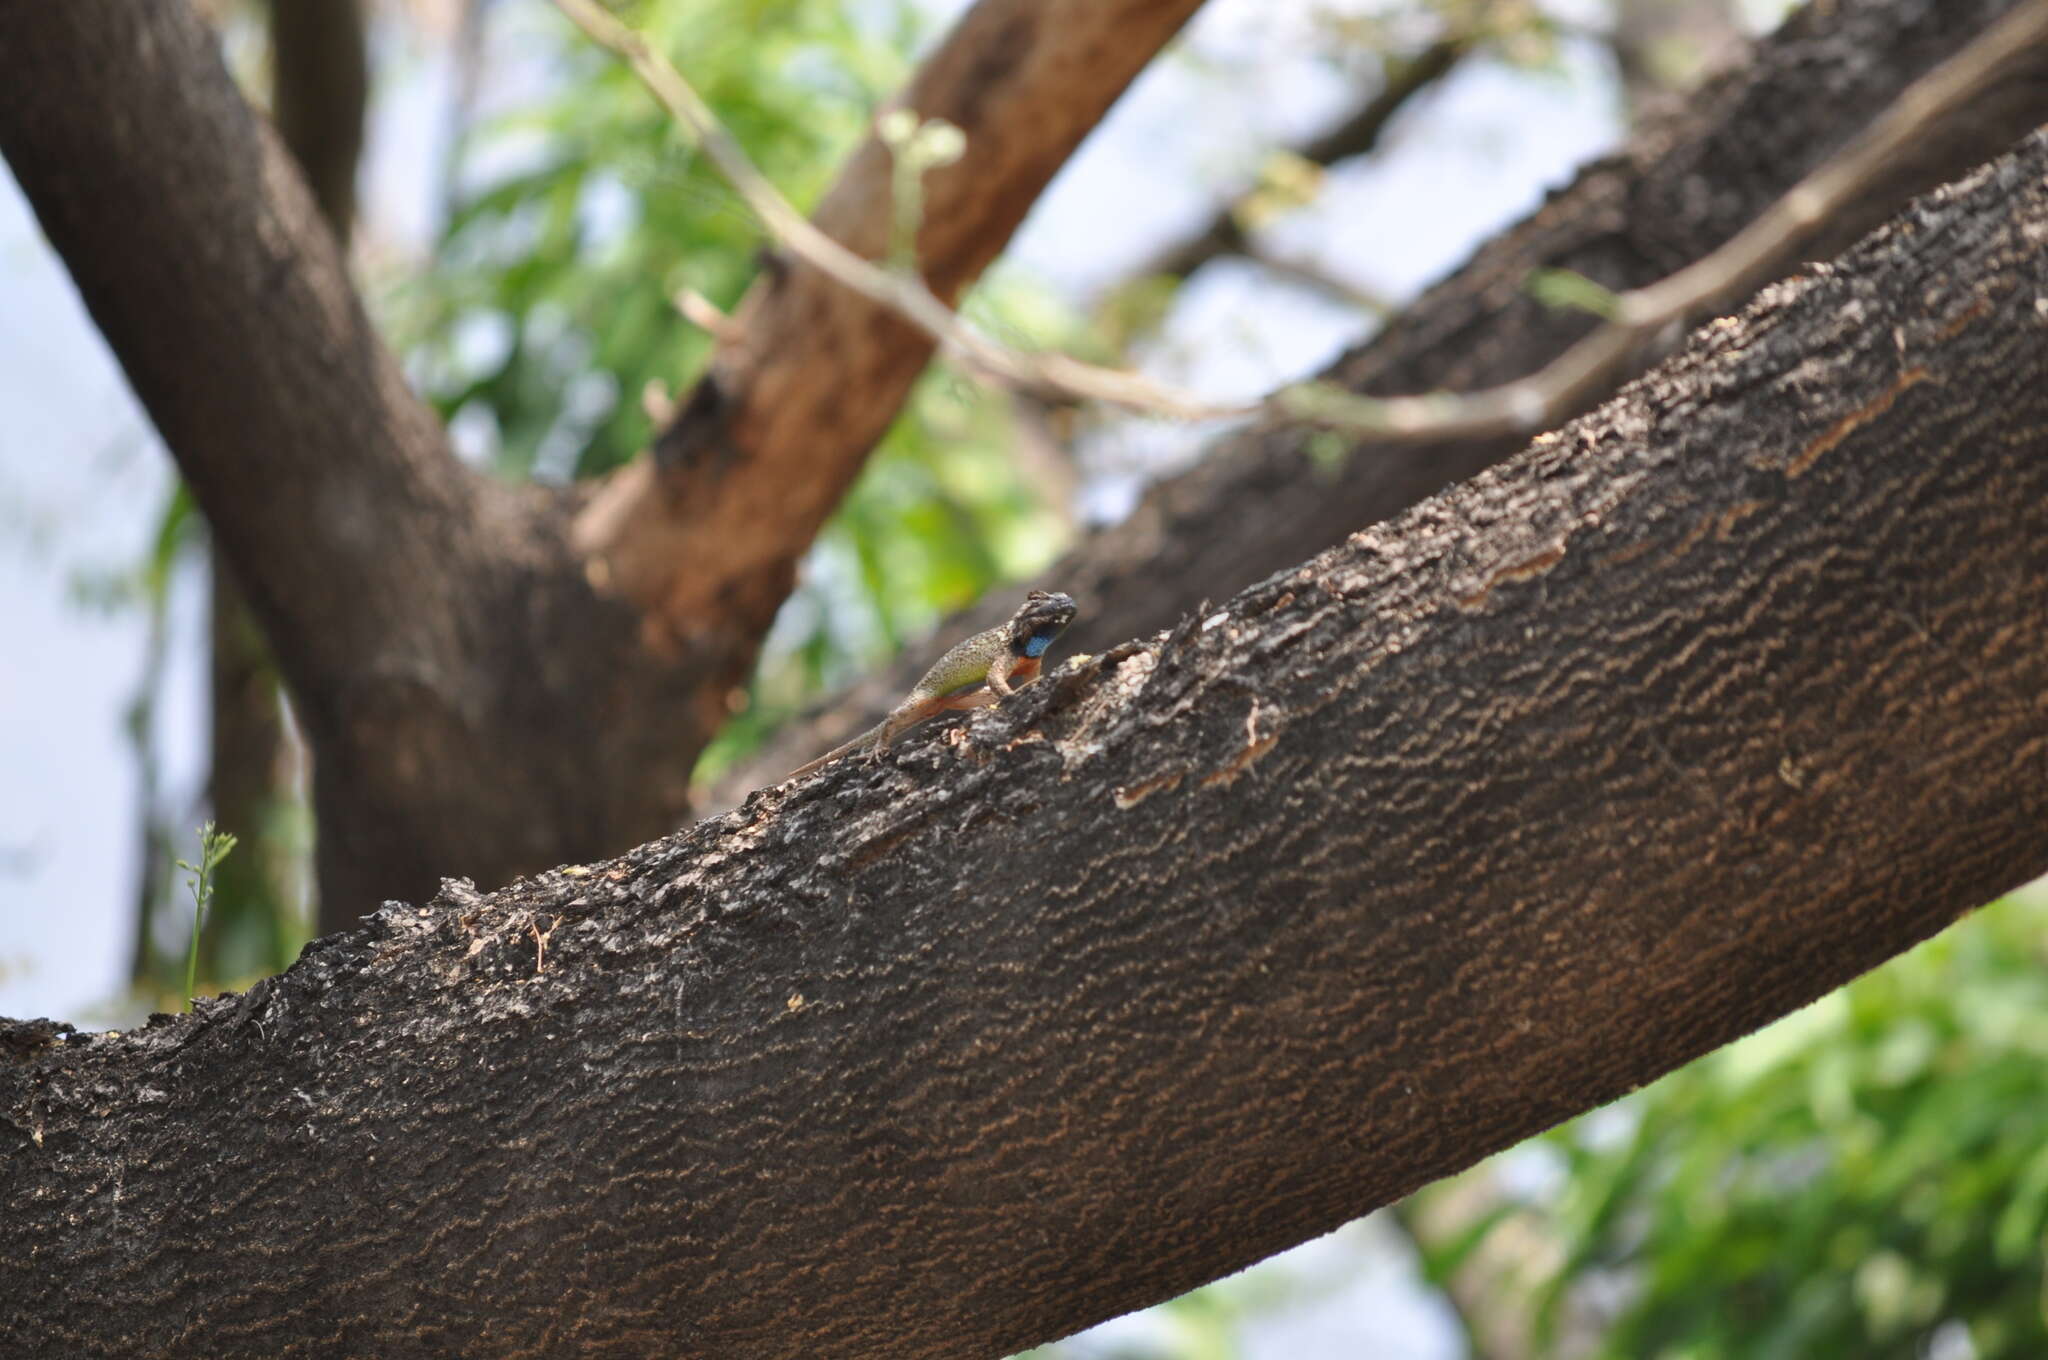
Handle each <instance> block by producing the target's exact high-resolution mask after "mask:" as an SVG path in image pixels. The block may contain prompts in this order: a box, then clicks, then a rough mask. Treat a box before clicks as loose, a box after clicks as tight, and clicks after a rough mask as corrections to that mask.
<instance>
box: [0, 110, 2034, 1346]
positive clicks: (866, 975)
mask: <svg viewBox="0 0 2048 1360" xmlns="http://www.w3.org/2000/svg"><path fill="white" fill-rule="evenodd" d="M2044 233H2048V138H2044V137H2037V138H2034V139H2031V140H2030V141H2029V142H2028V143H2027V144H2026V145H2025V146H2024V148H2023V149H2022V151H2021V152H2020V153H2019V154H2017V155H2015V156H2011V157H2008V158H2006V159H2005V160H2003V161H2001V162H2000V163H1998V164H1997V165H1996V166H1994V167H1991V168H1988V169H1986V170H1984V171H1982V172H1979V173H1977V174H1974V175H1973V176H1971V177H1970V178H1969V179H1968V180H1967V181H1965V182H1964V183H1962V184H1960V185H1958V186H1956V187H1955V188H1954V189H1952V190H1948V191H1944V192H1942V193H1940V194H1937V195H1935V196H1933V197H1931V198H1929V199H1927V200H1924V201H1922V202H1920V203H1918V204H1916V205H1915V206H1914V207H1913V208H1912V209H1911V210H1910V211H1909V212H1908V213H1907V214H1905V215H1904V216H1903V217H1901V218H1900V220H1899V223H1898V225H1897V226H1895V227H1894V228H1892V229H1890V230H1887V231H1885V232H1883V233H1880V234H1879V235H1878V236H1876V237H1874V238H1873V239H1872V240H1871V241H1869V242H1867V243H1866V244H1864V245H1863V246H1861V247H1859V248H1858V249H1856V250H1855V251H1853V252H1852V253H1850V254H1849V255H1847V256H1845V257H1844V258H1843V259H1841V260H1839V261H1837V262H1835V263H1834V264H1833V265H1831V266H1828V267H1826V268H1823V269H1818V270H1815V271H1814V272H1812V273H1811V274H1809V275H1807V276H1804V277H1802V278H1800V279H1798V280H1795V281H1792V282H1788V283H1786V284H1783V285H1781V286H1779V287H1777V288H1774V289H1772V290H1770V292H1769V294H1768V295H1767V297H1766V298H1765V299H1764V300H1763V301H1761V302H1759V303H1758V304H1756V305H1755V306H1753V307H1752V308H1751V309H1750V310H1749V311H1747V312H1746V313H1744V314H1743V315H1742V316H1740V317H1735V318H1728V319H1725V320H1723V321H1720V322H1717V323H1716V324H1715V325H1713V326H1712V327H1709V328H1707V329H1706V330H1704V331H1702V332H1701V333H1700V335H1699V336H1698V337H1696V338H1695V340H1694V341H1693V343H1692V344H1691V345H1690V346H1689V347H1688V349H1687V350H1686V351H1685V352H1684V353H1683V354H1682V355H1681V356H1680V357H1679V359H1678V360H1676V361H1675V362H1673V363H1672V364H1670V365H1667V366H1666V367H1665V368H1663V369H1661V370H1659V371H1658V372H1656V373H1654V374H1652V375H1650V376H1649V377H1648V378H1646V379H1645V380H1644V381H1643V382H1640V383H1638V384H1636V385H1634V386H1633V387H1631V388H1630V389H1629V390H1628V392H1626V393H1625V394H1623V395H1622V396H1621V397H1620V398H1619V399H1617V400H1615V401H1614V402H1612V403H1611V404H1610V405H1608V406H1607V407H1605V408H1604V409H1602V410H1601V411H1599V412H1597V413H1596V414H1594V415H1591V416H1589V417H1587V418H1585V419H1583V420H1581V421H1579V422H1577V423H1575V424H1574V425H1572V426H1571V427H1569V428H1567V429H1566V430H1564V431H1561V432H1560V433H1558V434H1556V435H1552V436H1546V437H1545V438H1544V439H1543V440H1540V441H1539V442H1538V444H1537V446H1536V447H1535V448H1533V449H1532V450H1530V451H1529V452H1528V453H1527V454H1526V455H1524V456H1523V457H1521V458H1519V459H1517V460H1516V461H1515V462H1513V463H1512V464H1510V465H1508V466H1506V467H1503V468H1502V469H1500V470H1499V471H1498V472H1496V473H1494V474H1493V475H1490V476H1488V477H1484V478H1481V479H1478V480H1477V481H1475V482H1473V483H1470V484H1468V485H1466V486H1463V487H1461V488H1459V489H1458V490H1456V491H1454V492H1452V493H1451V494H1449V495H1447V496H1445V497H1443V498H1442V499H1441V500H1439V501H1437V502H1435V503H1433V504H1432V505H1430V506H1428V507H1426V508H1424V509H1422V510H1420V511H1418V512H1417V513H1414V514H1412V515H1409V516H1407V517H1406V518H1404V519H1403V520H1402V521H1400V522H1399V523H1397V524H1394V525H1390V526H1387V527H1384V528H1381V529H1377V530H1372V531H1368V532H1366V533H1362V534H1359V535H1357V536H1355V537H1354V538H1353V539H1351V540H1350V541H1349V542H1347V543H1345V544H1344V545H1342V546H1340V547H1338V548H1336V549H1333V550H1331V551H1330V552H1328V553H1326V554H1324V555H1323V556H1321V557H1319V558H1317V559H1316V560H1314V561H1312V562H1309V563H1307V564H1305V565H1303V566H1301V567H1299V568H1297V569H1295V570H1293V571H1290V572H1288V573H1285V574H1282V575H1278V576H1275V577H1273V578H1272V579H1269V580H1267V581H1264V582H1261V583H1260V584H1259V585H1258V586H1256V587H1254V588H1253V589H1251V590H1249V591H1247V592H1245V593H1244V594H1243V595H1241V596H1239V597H1238V598H1237V599H1236V600H1234V601H1233V602H1232V603H1231V604H1230V605H1229V606H1228V607H1227V608H1225V609H1222V610H1220V611H1217V612H1216V613H1215V614H1214V615H1213V616H1211V617H1208V618H1204V619H1188V620H1185V621H1184V622H1183V624H1182V626H1180V627H1179V628H1177V629H1175V630H1174V631H1173V632H1172V633H1171V634H1170V635H1167V636H1164V637H1161V638H1158V639H1155V640H1154V641H1153V642H1151V643H1149V644H1145V645H1136V644H1133V645H1131V646H1129V647H1125V648H1120V649H1117V650H1116V651H1113V652H1111V653H1109V654H1107V655H1105V656H1103V657H1100V658H1095V659H1093V660H1090V661H1087V662H1080V663H1070V664H1068V665H1067V666H1065V667H1063V668H1061V669H1060V670H1058V671H1056V672H1055V673H1054V674H1052V675H1050V676H1049V677H1048V678H1046V679H1045V680H1042V681H1041V682H1040V683H1038V684H1037V685H1034V686H1032V687H1030V688H1028V689H1026V690H1024V691H1022V692H1021V693H1020V694H1019V695H1018V696H1017V697H1016V698H1015V699H1013V700H1011V701H1009V702H1007V703H1005V704H1003V705H1001V706H999V707H997V708H995V709H993V710H990V711H988V712H985V713H983V714H980V715H976V716H975V717H973V718H971V719H969V720H967V722H966V723H965V724H964V725H963V726H961V727H960V728H959V729H958V730H956V731H955V732H953V733H952V735H951V736H950V737H940V738H937V739H934V738H931V737H919V738H913V739H912V740H910V741H907V742H906V743H904V745H903V747H902V748H901V750H900V751H899V752H898V753H896V754H894V755H892V756H891V757H890V758H889V760H888V761H886V762H884V763H882V764H879V765H870V764H866V763H860V762H854V763H843V764H841V765H837V766H833V767H831V768H829V769H828V770H827V771H826V772H824V773H823V774H821V775H819V776H817V777H815V778H813V779H810V780H807V781H801V782H797V783H793V784H790V785H787V786H784V787H783V788H781V789H778V790H776V791H773V792H770V793H767V794H764V795H762V796H761V797H759V798H757V799H756V800H754V801H752V802H751V803H750V804H749V805H748V807H746V808H745V809H743V810H742V811H740V812H739V813H736V814H733V815H730V816H726V817H722V818H717V819H713V820H711V821H708V822H705V823H702V824H700V825H699V826H697V827H695V828H693V829H692V830H690V831H688V832H686V833H683V834H681V835H679V836H676V837H673V838H670V839H668V840H665V841H662V842H658V843H656V844H654V845H651V846H648V847H646V848H644V849H643V850H642V851H639V852H636V853H635V854H634V855H631V856H628V857H626V858H624V859H621V860H618V861H615V862H612V863H608V864H601V865H592V866H577V867H572V868H569V869H565V870H563V871H560V872H557V873H550V874H546V875H543V876H541V877H539V878H537V879H534V880H530V881H528V882H525V883H522V884H520V885H517V886H515V887H514V888H512V889H508V890H506V891H504V892H501V893H498V894H495V895H493V896H491V897H488V898H484V897H479V896H478V895H476V894H475V893H474V892H472V891H470V890H468V889H467V888H466V887H465V886H464V885H461V884H450V885H448V886H447V887H446V888H445V889H444V891H443V893H442V895H441V897H440V898H438V899H437V900H436V902H435V903H434V904H433V905H431V906H430V907H428V908H425V909H415V908H400V907H393V908H391V909H389V910H387V911H385V912H382V913H379V915H378V916H377V917H376V918H375V920H374V921H373V923H372V924H371V925H370V927H369V928H367V929H365V930H363V931H360V932H357V933H356V934H353V935H348V936H341V937H336V938H333V939H331V940H328V941H325V942H323V943H322V944H320V945H318V946H316V947H315V948H313V949H312V950H310V951H309V952H308V954H307V956H306V957H305V958H304V959H302V960H301V962H300V963H299V964H298V965H297V966H295V967H294V968H293V969H292V970H291V971H290V972H289V973H287V974H285V975H283V976H282V977H280V978H278V979H274V980H272V981H269V982H266V983H264V984H261V985H259V986H258V987H257V988H256V989H254V990H252V991H251V992H250V993H249V994H248V995H247V996H245V997H243V998H240V999H236V1000H229V1001H223V1002H221V1003H218V1004H212V1005H208V1006H205V1007H204V1008H203V1009H202V1010H201V1012H200V1014H199V1015H197V1016H196V1017H192V1018H189V1019H188V1018H168V1019H164V1020H161V1021H159V1022H158V1023H157V1024H155V1025H154V1026H153V1027H152V1028H150V1029H148V1030H146V1031H144V1032H142V1033H139V1034H135V1035H130V1036H123V1037H118V1038H95V1039H93V1040H91V1041H90V1042H68V1043H67V1042H61V1041H53V1040H52V1039H51V1038H50V1037H49V1036H47V1035H43V1034H40V1032H37V1031H34V1030H33V1029H32V1028H24V1029H21V1030H18V1031H17V1032H16V1034H15V1037H14V1041H13V1042H12V1043H11V1045H0V1053H4V1054H5V1055H6V1056H0V1152H4V1155H0V1195H4V1196H5V1202H6V1203H8V1204H10V1205H15V1206H26V1208H25V1209H23V1210H22V1211H19V1212H16V1213H12V1214H10V1215H8V1216H7V1217H6V1218H5V1219H0V1297H4V1298H7V1299H10V1300H15V1301H18V1303H19V1307H20V1314H19V1317H18V1319H17V1320H16V1332H17V1334H18V1335H19V1336H20V1337H21V1339H22V1341H23V1344H24V1345H25V1346H26V1347H27V1348H28V1349H29V1350H30V1351H32V1352H35V1353H45V1354H66V1355H85V1356H91V1355H108V1354H124V1355H125V1354H136V1353H149V1354H161V1355H167V1356H176V1355H183V1354H205V1355H208V1356H222V1355H243V1354H264V1355H279V1354H322V1353H335V1354H340V1353H375V1354H380V1355H393V1356H410V1355H430V1354H440V1353H446V1352H447V1351H449V1350H452V1349H466V1350H472V1351H476V1350H481V1351H487V1352H500V1353H502V1352H513V1351H549V1350H562V1349H570V1348H573V1349H576V1350H578V1351H580V1352H583V1353H590V1354H617V1355H632V1354H645V1353H649V1352H663V1353H673V1352H681V1353H687V1354H705V1355H719V1356H731V1357H751V1356H781V1355H788V1356H798V1355H801V1356H806V1357H833V1356H866V1355H874V1354H889V1355H895V1356H903V1357H912V1358H914V1357H922V1356H945V1357H958V1356H962V1355H997V1354H1003V1353H1007V1352H1009V1351H1013V1350H1015V1349H1017V1348H1019V1347H1021V1346H1025V1345H1028V1344H1032V1343H1034V1342H1038V1341H1041V1340H1045V1339H1047V1338H1050V1337H1054V1336H1058V1335H1061V1334H1064V1333H1066V1332H1069V1331H1071V1330H1074V1329H1075V1328H1078V1327H1081V1326H1083V1325H1086V1324H1088V1323H1090V1322H1093V1321H1096V1320H1099V1319H1101V1318H1104V1317H1107V1316H1111V1315H1113V1314H1115V1313H1119V1312H1122V1311H1124V1310H1126V1309H1129V1308H1133V1307H1137V1306H1140V1305H1143V1304H1146V1303H1149V1302H1153V1301H1155V1300H1158V1299H1161V1298H1165V1297H1168V1296H1170V1295H1172V1294H1175V1293H1178V1292H1180V1291H1181V1290H1184V1289H1186V1288H1188V1287H1190V1286H1192V1285H1195V1284H1198V1283H1200V1282H1202V1281H1204V1280H1207V1279H1209V1278H1213V1277H1214V1276H1216V1275H1218V1274H1221V1273H1224V1272H1227V1271H1230V1270H1234V1269H1237V1268H1239V1267H1241V1266H1243V1265H1245V1264H1248V1263H1249V1262H1251V1261H1253V1260H1256V1259H1259V1258H1260V1257H1263V1256H1265V1255H1267V1254H1269V1253H1270V1252H1272V1251H1274V1250H1277V1249H1279V1248H1281V1247H1283V1246H1286V1245H1288V1244H1290V1243H1292V1242H1295V1241H1299V1240H1302V1239H1303V1238H1305V1237H1308V1236H1311V1235H1314V1234H1316V1233H1320V1232H1323V1231H1326V1230H1328V1229H1329V1228H1332V1227H1334V1226H1335V1225H1336V1224H1338V1223H1340V1222H1342V1221H1344V1220H1345V1219H1348V1218H1350V1217H1353V1216H1355V1215H1357V1214H1359V1213H1362V1212H1365V1211H1366V1210H1368V1209H1370V1208H1372V1207H1373V1206H1375V1205H1377V1204H1382V1203H1385V1202H1388V1201H1389V1200H1391V1199H1393V1198H1395V1197H1397V1196H1398V1195H1400V1194H1402V1193H1404V1192H1405V1191H1407V1190H1409V1189H1411V1188H1413V1187H1414V1186H1416V1185H1417V1184H1420V1183H1422V1182H1423V1181H1426V1180H1429V1179H1431V1178H1433V1177H1437V1176H1440V1175H1443V1174H1446V1173H1447V1172H1449V1171H1452V1170H1455V1169H1456V1168H1458V1167H1461V1166H1464V1165H1467V1164H1469V1163H1471V1162H1472V1161H1474V1160H1475V1159H1477V1158H1478V1157H1480V1156H1483V1155H1484V1154H1486V1153H1488V1152H1491V1151H1493V1150H1496V1149H1498V1148H1500V1147H1503V1146H1506V1145H1507V1144H1509V1143H1511V1142H1513V1141H1515V1140H1516V1139H1518V1138H1520V1137H1523V1136H1525V1135H1526V1134H1528V1133H1530V1132H1533V1131H1535V1130H1536V1129H1539V1128H1542V1127H1544V1126H1546V1125H1548V1124H1550V1123H1552V1122H1554V1121H1556V1120H1558V1119H1561V1118H1563V1117H1565V1116H1567V1115H1569V1114H1572V1113H1575V1112H1577V1111H1580V1110H1583V1109H1586V1108H1589V1107H1591V1106H1593V1105H1596V1104H1599V1103H1601V1102H1604V1101H1606V1100H1608V1099H1611V1098H1613V1097H1615V1096H1617V1095H1619V1094H1621V1093H1622V1092H1625V1091H1627V1090H1630V1089H1632V1088H1634V1087H1635V1086H1638V1085H1640V1084H1642V1083H1643V1082H1646V1081H1648V1080H1650V1079H1651V1078H1653V1077H1655V1076H1656V1075H1658V1074H1659V1073H1661V1072H1663V1071H1665V1070H1668V1069H1669V1068H1671V1067H1672V1066H1674V1065H1676V1064H1677V1063H1680V1062H1683V1061H1685V1060H1687V1059H1688V1058H1691V1057H1693V1056H1696V1055H1697V1054H1699V1053H1702V1052H1704V1051H1706V1050H1708V1049H1710V1048H1712V1047H1714V1046H1715V1045H1717V1044H1720V1043H1722V1042H1724V1041H1726V1040H1727V1039H1729V1038H1731V1037H1733V1036H1735V1035H1737V1034H1739V1033H1742V1032H1744V1031H1746V1030H1748V1029H1750V1028H1753V1027H1754V1026H1756V1025H1758V1024H1761V1023H1763V1022H1764V1021H1766V1020H1768V1019H1770V1018H1773V1017H1775V1016H1777V1015H1780V1014H1783V1013H1785V1012H1786V1011H1789V1010H1790V1009H1792V1008H1794V1007H1796V1006H1798V1005H1801V1004H1804V1003H1805V1002H1807V1001H1809V1000H1811V999H1813V998H1814V997H1816V996H1818V995H1820V994H1822V993H1823V992H1825V991H1827V990H1828V989H1830V988H1832V987H1833V986H1835V985H1837V984H1839V983H1840V982H1842V981H1845V980H1847V979H1848V978H1850V977H1852V976H1854V975H1855V974H1856V973H1858V972H1860V971H1862V970H1863V969H1865V968H1868V967H1870V966H1872V965H1873V964H1875V963H1877V962H1878V961H1880V960H1882V959H1884V958H1886V957H1888V956H1890V955H1891V954H1894V953H1896V952H1898V951H1899V950H1901V949H1904V948H1906V947H1907V946H1909V945H1911V944H1912V943H1914V942H1915V941H1917V940H1919V939H1921V938H1923V937H1925V936H1926V935H1927V934H1929V933H1931V932H1932V931H1934V930H1936V929H1939V928H1940V927H1941V926H1942V925H1944V924H1946V923H1947V922H1948V921H1950V920H1951V919H1953V918H1954V917H1955V916H1956V915H1958V914H1959V913H1961V912H1963V911H1965V910H1967V909H1969V908H1970V907H1972V906H1974V905H1976V904H1978V903H1980V902H1983V901H1985V900H1988V899H1989V898H1991V897H1993V896H1995V895H1996V894H1997V893H1999V892H2001V891H2003V890H2005V889H2008V888H2010V887H2012V886H2014V885H2016V884H2018V883H2020V882H2022V881H2024V880H2026V879H2027V878H2030V877H2032V876H2034V875H2037V874H2039V873H2040V872H2042V871H2043V869H2048V842H2044V841H2043V838H2042V836H2041V832H2040V828H2041V826H2042V824H2043V821H2044V819H2048V708H2044V706H2043V703H2042V698H2041V696H2042V695H2043V694H2044V693H2048V634H2044V629H2048V436H2044V433H2043V432H2044V431H2048V346H2044V345H2043V344H2042V343H2041V340H2042V325H2043V323H2042V318H2041V315H2040V310H2039V308H2038V306H2037V299H2038V298H2039V297H2040V296H2041V295H2042V294H2043V292H2044V290H2048V255H2044V253H2043V252H2042V251H2041V250H2040V249H2039V246H2038V241H2039V240H2040V239H2041V237H2042V235H2043V234H2044Z"/></svg>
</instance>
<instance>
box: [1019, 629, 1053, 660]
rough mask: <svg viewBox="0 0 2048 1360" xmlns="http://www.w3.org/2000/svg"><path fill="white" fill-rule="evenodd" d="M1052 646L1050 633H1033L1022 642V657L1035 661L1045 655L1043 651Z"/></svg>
mask: <svg viewBox="0 0 2048 1360" xmlns="http://www.w3.org/2000/svg"><path fill="white" fill-rule="evenodd" d="M1050 646H1052V634H1051V633H1033V634H1032V635H1031V636H1030V637H1028V638H1026V639H1025V640H1024V655H1026V656H1028V657H1030V658H1031V659H1032V660H1033V661H1036V660H1037V659H1038V658H1039V657H1041V656H1044V655H1045V649H1046V648H1048V647H1050Z"/></svg>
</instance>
